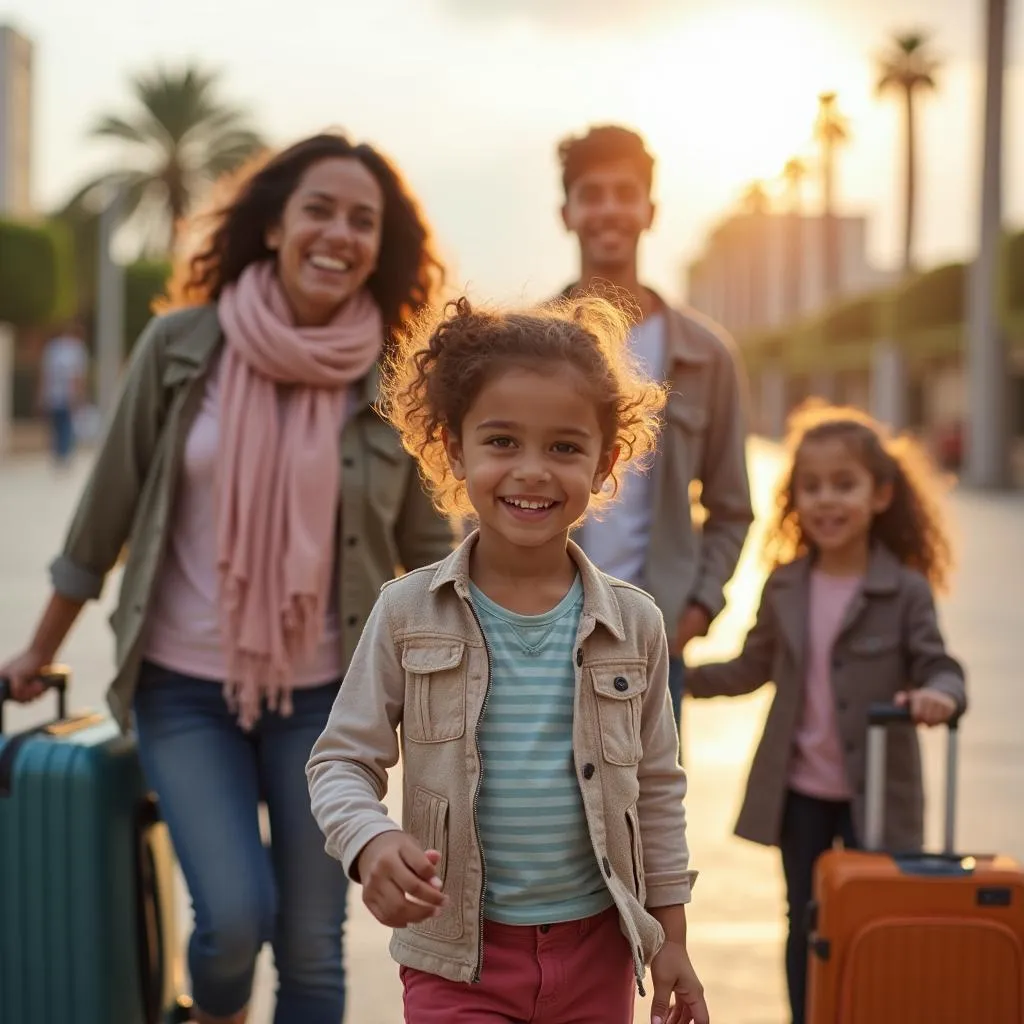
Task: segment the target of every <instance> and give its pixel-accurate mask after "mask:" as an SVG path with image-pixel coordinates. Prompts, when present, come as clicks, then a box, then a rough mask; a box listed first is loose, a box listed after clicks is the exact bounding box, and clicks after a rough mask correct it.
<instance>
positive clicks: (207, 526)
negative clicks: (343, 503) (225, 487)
mask: <svg viewBox="0 0 1024 1024" xmlns="http://www.w3.org/2000/svg"><path fill="white" fill-rule="evenodd" d="M219 376H220V375H219V372H218V370H217V369H215V370H214V371H213V372H212V373H211V374H210V377H209V380H208V382H207V385H206V392H205V394H204V395H203V402H202V406H201V407H200V410H199V413H198V415H197V416H196V420H195V423H194V424H193V425H192V429H191V430H190V431H189V435H188V438H187V439H186V442H185V453H184V465H183V467H182V480H181V486H180V487H179V488H178V496H177V499H176V501H175V506H174V522H173V526H172V528H171V536H170V541H169V545H168V549H167V555H166V558H165V561H164V565H163V571H162V572H161V574H160V576H159V578H158V580H157V582H156V590H155V593H154V595H153V604H152V610H151V613H150V621H149V624H148V626H147V633H146V641H145V648H144V655H145V657H146V658H148V659H149V660H150V661H154V662H156V663H157V664H158V665H163V666H164V667H165V668H169V669H172V670H174V671H175V672H182V673H184V674H185V675H190V676H198V677H200V678H202V679H210V680H215V681H217V682H223V680H224V673H225V667H224V666H225V659H224V652H223V649H222V647H221V631H220V605H219V603H218V599H217V594H218V586H219V583H218V579H217V539H216V517H215V516H214V514H213V474H214V465H215V462H216V457H217V443H218V439H219V435H220V430H219V422H220V416H219V408H220V387H219V383H220V381H219ZM340 677H341V641H340V629H339V626H338V609H337V587H332V588H331V599H330V605H329V607H328V609H327V620H326V624H325V627H324V633H323V636H322V638H321V640H320V645H319V647H318V648H317V652H316V656H315V657H314V658H313V659H312V660H311V662H310V663H309V664H308V665H304V666H301V667H299V668H298V669H297V670H296V673H295V680H294V685H295V686H296V687H297V688H303V687H310V686H320V685H321V684H323V683H328V682H333V681H334V680H335V679H339V678H340Z"/></svg>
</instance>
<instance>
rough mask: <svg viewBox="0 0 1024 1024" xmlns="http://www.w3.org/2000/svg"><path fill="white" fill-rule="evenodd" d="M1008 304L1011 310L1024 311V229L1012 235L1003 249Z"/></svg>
mask: <svg viewBox="0 0 1024 1024" xmlns="http://www.w3.org/2000/svg"><path fill="white" fill-rule="evenodd" d="M1003 272H1004V274H1005V275H1006V276H1005V286H1006V305H1007V308H1008V309H1009V310H1010V311H1011V312H1015V313H1024V231H1020V232H1018V233H1017V234H1015V235H1010V237H1009V238H1008V239H1007V240H1006V245H1005V247H1004V249H1003Z"/></svg>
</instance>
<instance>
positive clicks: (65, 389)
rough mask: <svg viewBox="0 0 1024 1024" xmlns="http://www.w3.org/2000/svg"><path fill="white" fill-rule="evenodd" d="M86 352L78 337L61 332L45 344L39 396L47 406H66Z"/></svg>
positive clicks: (81, 372) (80, 374)
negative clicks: (40, 394) (61, 333)
mask: <svg viewBox="0 0 1024 1024" xmlns="http://www.w3.org/2000/svg"><path fill="white" fill-rule="evenodd" d="M88 367H89V354H88V352H87V351H86V348H85V343H84V342H83V341H82V340H81V339H80V338H75V337H72V336H70V335H61V336H59V337H56V338H54V339H52V340H51V341H50V342H48V343H47V345H46V348H45V349H44V350H43V360H42V396H43V404H44V405H45V406H46V408H47V409H60V408H65V407H67V406H69V405H70V404H71V402H72V399H73V398H74V397H75V384H76V382H77V381H80V380H81V379H82V378H84V377H85V374H86V371H87V370H88Z"/></svg>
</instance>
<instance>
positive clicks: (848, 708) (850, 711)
mask: <svg viewBox="0 0 1024 1024" xmlns="http://www.w3.org/2000/svg"><path fill="white" fill-rule="evenodd" d="M810 570H811V559H810V558H809V557H804V558H800V559H797V560H796V561H795V562H791V563H790V564H788V565H784V566H781V567H780V568H778V569H776V570H775V571H774V572H773V573H772V574H771V576H769V578H768V581H767V582H766V583H765V587H764V592H763V594H762V595H761V607H760V609H759V610H758V613H757V621H756V622H755V624H754V627H753V629H752V630H751V631H750V633H749V634H748V635H747V638H746V641H745V642H744V645H743V651H742V653H741V654H740V655H739V656H738V657H736V658H734V659H733V660H732V661H727V662H722V663H719V664H711V665H699V666H696V667H693V668H690V669H688V671H687V677H686V689H687V692H688V693H690V694H691V695H692V696H694V697H717V696H729V697H735V696H739V695H740V694H744V693H751V692H753V691H754V690H756V689H757V688H758V687H760V686H762V685H763V684H764V683H766V682H768V681H772V682H774V684H775V699H774V700H773V702H772V706H771V710H770V711H769V712H768V719H767V722H766V723H765V727H764V735H763V736H762V738H761V742H760V744H759V746H758V748H757V753H756V754H755V755H754V761H753V765H752V766H751V769H750V779H749V781H748V783H747V794H746V799H745V800H744V802H743V808H742V810H741V811H740V816H739V821H738V823H737V825H736V832H737V834H738V835H740V836H743V837H744V838H746V839H750V840H753V841H754V842H756V843H764V844H766V845H774V844H777V843H778V841H779V835H780V831H781V827H782V813H783V808H784V806H785V799H786V792H787V777H788V772H789V762H790V757H791V753H792V749H793V737H794V735H795V733H796V729H797V725H798V723H799V720H800V714H801V711H802V708H803V695H804V680H805V678H806V652H807V619H808V595H809V593H810ZM832 686H833V689H834V691H835V708H836V723H837V725H838V729H839V739H840V742H841V743H842V746H843V752H844V756H845V766H846V776H847V779H848V780H849V783H850V786H851V788H852V790H853V792H854V799H853V819H854V826H855V829H856V831H857V833H858V835H860V836H863V835H864V785H865V778H864V774H865V768H866V752H867V713H868V706H869V705H870V704H871V703H873V702H875V701H885V702H889V701H891V700H892V698H893V697H894V696H895V694H896V693H897V692H898V691H900V690H904V689H910V688H913V687H919V686H927V687H930V688H932V689H935V690H939V691H941V692H942V693H945V694H948V695H949V696H951V697H953V698H954V699H955V700H956V702H957V706H958V707H959V708H961V709H965V708H966V706H967V692H966V687H965V682H964V673H963V669H962V668H961V667H960V664H959V663H958V662H957V661H956V660H955V659H953V658H952V657H951V656H950V655H949V654H948V653H947V652H946V645H945V643H944V642H943V639H942V633H941V632H940V631H939V623H938V618H937V616H936V612H935V602H934V600H933V598H932V591H931V587H930V585H929V583H928V581H927V580H926V579H925V578H924V577H923V576H922V575H921V574H920V573H917V572H914V571H913V570H911V569H907V568H905V567H904V566H902V565H901V564H900V563H899V562H898V561H897V559H896V558H895V557H894V556H893V555H892V554H891V553H890V552H889V551H888V549H886V548H885V547H883V546H881V545H876V546H875V547H874V549H873V550H872V552H871V558H870V561H869V564H868V570H867V574H866V576H865V579H864V583H863V586H862V588H861V590H860V591H859V592H858V594H857V595H856V596H855V597H854V599H853V601H852V602H851V604H850V607H849V609H848V610H847V613H846V617H845V619H844V621H843V624H842V626H841V628H840V632H839V635H838V637H837V638H836V641H835V645H834V647H833V651H832ZM886 768H887V775H888V779H887V786H886V800H885V811H884V813H885V834H884V844H885V846H886V848H888V849H890V850H895V851H908V852H909V851H912V850H919V849H920V848H921V844H922V842H923V814H924V790H923V787H922V784H921V757H920V751H919V748H918V742H917V732H916V730H915V729H914V728H913V727H912V726H909V725H906V726H894V727H892V728H890V730H889V739H888V751H887V756H886Z"/></svg>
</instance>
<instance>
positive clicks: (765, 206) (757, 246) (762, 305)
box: [737, 181, 771, 329]
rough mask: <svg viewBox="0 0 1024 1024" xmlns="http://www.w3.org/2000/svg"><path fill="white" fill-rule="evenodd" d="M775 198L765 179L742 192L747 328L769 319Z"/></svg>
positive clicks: (759, 325)
mask: <svg viewBox="0 0 1024 1024" xmlns="http://www.w3.org/2000/svg"><path fill="white" fill-rule="evenodd" d="M770 206H771V201H770V199H769V197H768V189H767V187H766V185H765V183H764V182H763V181H752V182H751V183H750V184H749V185H748V186H747V187H746V188H745V189H744V190H743V192H742V193H741V195H740V211H741V213H742V216H743V221H744V223H742V224H740V225H737V226H738V228H739V230H740V231H741V232H742V237H743V253H742V255H741V259H742V262H743V266H744V275H745V285H746V317H747V321H746V323H745V324H744V326H746V327H753V328H755V329H757V328H761V327H763V326H764V325H765V322H766V320H767V319H768V268H769V261H768V252H767V249H768V221H767V216H768V213H769V210H770Z"/></svg>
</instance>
